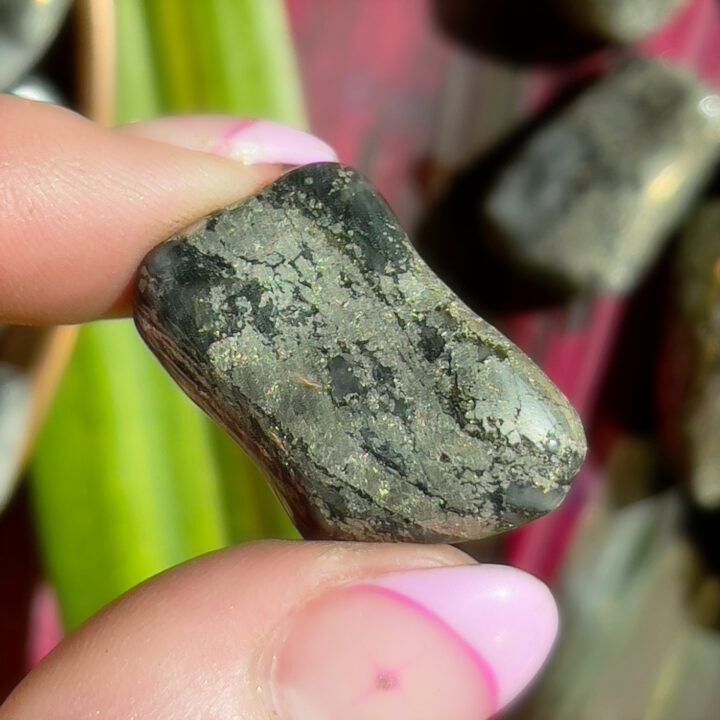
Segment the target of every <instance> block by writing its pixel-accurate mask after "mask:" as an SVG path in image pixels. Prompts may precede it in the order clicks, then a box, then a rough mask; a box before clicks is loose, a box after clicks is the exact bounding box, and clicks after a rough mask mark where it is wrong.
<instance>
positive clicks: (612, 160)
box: [482, 59, 720, 293]
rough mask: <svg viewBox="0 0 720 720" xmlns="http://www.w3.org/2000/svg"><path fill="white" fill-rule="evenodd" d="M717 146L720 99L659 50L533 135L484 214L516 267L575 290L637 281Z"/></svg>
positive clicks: (703, 177)
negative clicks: (656, 55) (659, 54)
mask: <svg viewBox="0 0 720 720" xmlns="http://www.w3.org/2000/svg"><path fill="white" fill-rule="evenodd" d="M719 156H720V98H719V97H718V96H717V95H716V94H714V93H713V92H712V91H711V90H709V89H707V88H706V87H704V86H703V85H702V84H701V83H700V82H698V81H697V80H696V79H695V78H694V77H692V76H691V75H690V74H689V73H687V72H686V71H685V70H682V69H680V68H678V67H674V66H672V65H670V64H667V63H665V62H663V61H661V60H657V59H634V60H632V61H630V62H627V63H625V64H623V65H621V66H619V67H617V68H615V69H614V70H613V71H612V72H611V73H609V74H608V75H607V76H606V77H603V78H602V79H601V80H600V81H599V82H598V83H597V84H595V85H594V86H592V87H591V88H590V89H588V90H587V91H585V92H584V93H583V94H582V95H581V96H580V97H578V98H577V99H576V100H575V101H574V102H573V103H572V104H570V105H569V106H568V107H567V108H565V109H564V111H563V112H562V113H560V115H559V116H558V117H557V118H556V119H554V120H553V121H551V122H549V123H548V124H547V125H546V126H545V127H543V128H541V129H540V130H539V131H538V132H537V133H536V134H534V135H533V136H532V137H531V138H530V139H529V141H527V142H526V143H525V145H524V146H523V147H521V148H520V149H519V150H518V151H517V153H516V155H515V157H514V158H513V159H512V160H511V162H510V163H509V165H508V166H507V167H506V168H505V169H504V170H503V171H502V173H501V174H500V176H499V178H498V180H497V183H496V185H495V187H494V188H493V189H492V191H491V192H490V193H489V194H488V197H487V199H485V200H484V202H483V207H482V214H483V217H484V219H485V220H486V221H487V222H488V224H489V226H490V227H491V228H492V230H493V233H494V235H495V239H496V242H497V243H498V245H499V246H500V247H501V248H502V249H503V251H504V252H505V253H506V254H507V256H508V257H510V258H512V259H513V260H514V261H515V262H516V263H517V264H518V265H519V266H521V267H524V268H527V269H529V270H531V271H533V272H534V273H537V274H539V275H541V276H544V277H545V278H546V279H547V281H548V282H549V283H551V284H553V285H555V286H557V287H558V288H561V289H564V290H571V291H574V292H611V293H624V292H628V291H630V290H632V289H633V288H634V287H635V286H636V284H637V283H638V281H639V280H640V279H641V278H642V276H643V274H644V272H645V270H646V269H647V268H648V267H649V265H650V264H651V263H652V262H653V261H654V260H655V258H656V257H657V256H658V254H659V252H660V250H661V249H662V247H663V244H664V242H665V240H667V239H668V237H669V234H670V231H672V229H673V228H674V226H675V225H676V224H677V222H678V221H679V220H680V218H681V217H682V216H683V214H684V213H685V212H686V211H687V210H688V209H689V207H690V206H691V203H692V202H693V200H694V199H695V197H696V196H697V194H698V191H699V190H700V189H701V188H702V187H703V185H704V183H705V182H706V181H707V178H708V175H709V174H710V172H711V171H712V169H713V167H714V164H715V162H716V160H717V159H718V157H719Z"/></svg>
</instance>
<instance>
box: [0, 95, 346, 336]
mask: <svg viewBox="0 0 720 720" xmlns="http://www.w3.org/2000/svg"><path fill="white" fill-rule="evenodd" d="M169 123H170V125H171V126H172V127H171V128H170V127H169V126H168V125H165V126H163V125H162V124H160V123H159V121H156V124H154V125H153V127H154V128H155V129H154V130H147V131H146V130H144V129H143V126H142V125H135V126H132V127H131V128H128V129H126V130H124V131H121V132H118V131H111V130H107V129H104V128H101V127H100V126H98V125H95V124H93V123H91V122H89V121H88V120H86V119H84V118H82V117H81V116H79V115H77V114H75V113H72V112H70V111H68V110H65V109H62V108H58V107H55V106H51V105H45V104H41V103H37V102H32V101H28V100H22V99H19V98H15V97H9V96H4V97H0V198H1V199H2V202H0V256H1V257H2V259H3V260H2V268H1V269H0V322H4V323H8V324H12V323H31V324H44V323H69V322H81V321H85V320H89V319H92V318H96V317H100V316H107V315H117V314H127V313H128V312H129V301H128V298H129V295H128V294H127V292H126V291H127V288H128V286H129V283H130V282H131V279H132V277H133V275H134V273H135V271H136V270H137V267H138V265H139V264H140V261H141V260H142V258H143V256H144V255H145V254H146V253H147V252H148V251H149V250H150V249H151V248H152V247H154V246H155V245H157V244H158V243H160V242H162V241H163V240H165V238H167V237H168V236H169V235H172V234H173V233H174V232H176V231H178V230H180V229H181V228H183V227H185V226H187V225H188V224H190V223H192V222H193V221H194V220H196V219H198V218H200V217H202V216H204V215H206V214H207V213H209V212H211V211H213V210H216V209H217V208H220V207H223V206H225V205H228V204H229V203H232V202H235V201H237V200H239V199H241V198H243V197H245V196H247V195H251V194H253V193H255V192H257V191H258V190H259V189H260V188H261V187H263V186H264V185H266V184H268V183H269V182H271V181H272V180H274V179H275V178H277V177H278V175H280V174H281V172H282V167H281V166H284V165H294V164H297V163H298V162H299V161H303V162H309V161H310V160H311V159H316V160H327V159H331V158H332V151H331V150H330V149H329V148H327V146H325V145H324V143H321V142H320V141H319V140H316V139H315V138H312V137H311V136H307V135H306V134H304V133H300V132H298V131H294V130H290V129H287V128H283V127H282V126H277V125H275V126H270V125H269V124H267V123H256V122H255V123H253V122H248V121H247V120H241V119H235V118H221V119H218V118H215V119H212V118H207V119H206V118H183V119H175V120H173V121H169ZM273 128H274V132H273ZM213 132H215V133H216V135H215V140H214V142H212V143H210V141H209V138H210V137H211V136H212V133H213ZM143 135H146V137H143ZM198 138H204V139H205V141H206V145H204V146H203V145H202V144H201V143H199V141H198ZM313 152H314V153H315V155H313ZM243 153H244V157H245V162H237V160H238V159H239V158H238V154H240V155H242V154H243ZM223 155H224V157H223Z"/></svg>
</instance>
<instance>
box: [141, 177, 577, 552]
mask: <svg viewBox="0 0 720 720" xmlns="http://www.w3.org/2000/svg"><path fill="white" fill-rule="evenodd" d="M135 320H136V323H137V327H138V329H139V331H140V333H141V335H142V336H143V338H144V339H145V341H146V342H147V343H148V345H149V346H150V348H151V349H152V350H153V351H154V352H155V354H156V355H157V356H158V358H159V359H160V361H161V362H162V363H163V365H164V366H165V367H166V368H167V370H168V371H169V372H170V374H171V375H172V376H173V377H174V378H175V380H177V382H178V383H179V384H180V385H181V386H182V387H183V388H184V389H185V391H186V392H187V393H188V394H189V395H190V397H192V398H193V399H194V400H195V401H196V402H197V403H198V404H199V405H200V406H201V407H202V408H203V409H204V410H205V411H206V412H207V413H208V414H209V415H210V416H211V417H213V418H214V419H215V420H216V421H217V422H218V423H219V424H220V425H222V426H223V427H224V428H225V429H226V430H227V431H228V432H229V433H230V434H231V435H232V437H234V438H235V439H236V440H237V442H238V443H240V444H241V445H242V446H243V447H244V448H245V449H246V450H247V451H248V452H249V453H250V454H251V456H252V457H253V458H254V459H255V460H256V462H257V463H258V464H259V465H260V466H261V467H262V468H263V469H264V470H265V472H266V473H267V475H268V477H269V479H270V481H271V483H272V485H273V487H274V489H275V491H276V493H277V494H278V496H279V497H280V499H281V501H282V502H283V504H284V506H285V507H286V509H287V510H288V512H289V513H290V515H291V517H292V518H293V521H294V522H295V524H296V526H297V527H298V529H299V530H300V532H301V533H302V534H303V535H304V536H305V537H312V538H320V537H325V538H336V539H356V540H403V541H421V542H434V541H461V540H468V539H474V538H480V537H483V536H485V535H488V534H490V533H495V532H499V531H502V530H506V529H508V528H513V527H516V526H518V525H522V524H523V523H525V522H527V521H529V520H532V519H534V518H537V517H539V516H541V515H543V514H545V513H547V512H548V511H550V510H552V509H553V508H555V507H557V505H558V504H559V503H560V501H561V500H562V499H563V497H564V496H565V494H566V493H567V490H568V487H569V484H570V482H571V480H572V478H573V477H574V476H575V474H576V473H577V472H578V469H579V467H580V464H581V463H582V461H583V458H584V456H585V438H584V434H583V430H582V427H581V424H580V422H579V420H578V418H577V416H576V414H575V412H574V411H573V409H572V408H571V407H570V406H569V404H568V402H567V400H566V399H565V398H564V397H563V395H562V394H561V393H560V392H559V390H557V388H555V387H554V386H553V385H552V384H551V383H550V381H549V380H548V379H547V378H546V377H545V376H544V375H543V374H542V372H540V370H539V369H538V368H537V367H536V366H535V365H534V364H533V363H532V362H531V361H530V360H529V359H528V358H527V357H526V356H525V355H523V354H522V353H521V352H520V351H519V350H518V349H517V348H516V347H515V346H514V345H512V344H511V343H510V342H509V341H508V340H507V339H506V338H504V337H503V336H502V335H501V334H500V333H498V332H497V331H496V330H494V329H493V328H492V327H490V326H489V325H488V324H487V323H486V322H484V321H483V320H482V319H480V318H479V317H477V316H476V315H475V314H474V313H473V312H472V311H471V310H470V309H468V308H467V307H466V306H465V305H464V304H463V303H462V302H461V301H460V300H459V299H458V298H457V297H456V296H455V295H454V293H453V292H451V291H450V290H449V289H448V288H447V286H445V285H444V284H443V283H442V282H441V281H440V280H439V279H438V278H437V277H436V276H435V275H434V274H433V273H432V272H431V271H430V270H429V268H428V267H427V266H426V265H425V264H424V262H423V261H422V260H421V259H420V257H419V255H417V253H416V252H415V250H414V249H413V248H412V246H411V245H410V242H409V241H408V238H407V236H406V235H405V233H404V232H403V230H402V229H401V228H400V226H399V225H398V223H397V220H396V219H395V217H394V216H393V214H392V213H391V211H390V209H389V208H388V206H387V205H386V204H385V202H384V201H383V200H382V198H381V197H380V196H379V195H378V193H377V192H376V190H375V189H374V188H373V187H372V186H371V185H370V184H369V183H368V182H367V180H365V179H364V178H363V177H362V176H361V175H359V174H358V173H356V172H355V171H353V170H351V169H349V168H345V167H342V166H340V165H336V164H334V163H321V164H315V165H307V166H305V167H302V168H299V169H297V170H294V171H292V172H290V173H288V174H286V175H284V176H282V177H281V178H280V179H279V180H277V181H276V182H275V183H273V184H272V185H270V186H268V187H266V188H265V189H263V190H262V191H261V192H259V193H258V194H257V195H255V196H253V197H250V198H248V199H247V200H244V201H243V202H241V203H239V204H237V205H234V206H232V207H229V208H226V209H224V210H220V211H219V212H216V213H215V214H214V215H211V216H210V217H208V218H206V219H204V220H202V221H201V222H199V223H197V224H196V225H194V226H192V227H191V228H189V229H188V230H186V231H185V232H181V233H180V234H178V235H177V236H176V237H174V238H172V239H171V240H170V241H168V242H166V243H165V244H163V245H160V246H159V247H157V248H156V249H155V250H153V251H152V252H151V253H150V254H149V255H148V256H147V257H146V258H145V260H144V262H143V264H142V266H141V268H140V271H139V274H138V277H137V286H136V300H135Z"/></svg>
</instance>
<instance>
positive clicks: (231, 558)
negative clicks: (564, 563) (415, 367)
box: [0, 542, 557, 720]
mask: <svg viewBox="0 0 720 720" xmlns="http://www.w3.org/2000/svg"><path fill="white" fill-rule="evenodd" d="M556 628H557V615H556V612H555V605H554V602H553V600H552V598H551V596H550V594H549V592H548V590H547V589H546V588H545V586H544V585H542V583H540V582H539V581H538V580H535V579H534V578H532V577H531V576H529V575H527V574H525V573H523V572H521V571H519V570H515V569H513V568H508V567H503V566H498V565H474V564H472V563H471V561H470V559H469V558H468V557H466V556H464V555H463V554H461V553H459V552H458V551H455V550H453V549H451V548H449V547H421V546H412V545H407V546H392V545H354V544H329V543H281V542H269V543H261V544H256V545H250V546H246V547H241V548H233V549H230V550H226V551H222V552H220V553H217V554H214V555H211V556H208V557H205V558H202V559H200V560H197V561H194V562H192V563H190V564H188V565H185V566H183V567H180V568H177V569H175V570H172V571H170V572H168V573H166V574H164V575H162V576H160V577H158V578H156V579H154V580H152V581H150V582H148V583H146V584H145V585H143V586H141V587H140V588H138V589H136V590H135V591H133V592H131V593H130V594H128V595H127V596H125V597H124V598H122V599H121V600H119V601H118V602H116V603H115V604H113V605H111V606H110V607H109V608H107V609H106V610H105V611H103V612H102V613H100V614H99V615H98V616H97V617H95V618H94V619H92V620H91V621H90V622H89V623H87V624H86V625H85V626H83V627H82V628H81V629H80V630H79V631H77V632H76V633H75V634H74V635H71V636H70V637H69V638H68V639H67V640H66V641H65V642H64V643H63V644H62V645H60V646H59V648H58V649H57V650H56V651H55V652H53V653H52V654H51V655H50V656H49V657H48V658H47V659H46V660H45V661H43V663H41V664H40V665H39V666H38V667H37V668H36V669H35V670H34V671H33V672H32V673H31V674H30V675H29V676H28V677H27V678H26V679H25V681H24V682H23V683H22V684H21V685H20V686H19V687H18V688H17V689H16V690H15V692H14V693H13V694H12V695H11V696H10V698H9V699H8V700H7V702H6V704H5V705H4V706H3V707H2V708H0V720H10V719H11V718H12V720H36V719H37V718H40V717H42V718H78V719H80V718H87V719H90V718H104V719H107V720H114V719H116V718H117V719H120V718H130V717H132V718H137V719H138V720H140V719H142V720H161V719H162V720H173V719H180V718H183V719H185V718H204V719H206V720H232V719H237V718H243V720H267V718H280V719H281V720H338V718H343V719H344V720H381V719H384V718H392V720H405V719H406V718H407V720H436V719H437V718H452V720H481V719H482V718H487V717H489V716H490V715H491V714H493V713H494V712H495V711H497V710H498V709H499V708H500V707H502V706H503V705H505V704H506V703H507V702H508V701H509V700H511V699H512V698H513V697H514V696H515V695H516V694H517V693H518V692H519V691H520V690H521V689H522V688H523V687H524V686H525V685H526V684H527V683H528V682H529V681H530V679H531V678H532V677H533V675H534V674H535V673H536V672H537V670H538V668H539V667H540V665H541V664H542V662H543V660H544V659H545V656H546V655H547V653H548V651H549V648H550V645H551V643H552V641H553V638H554V636H555V631H556Z"/></svg>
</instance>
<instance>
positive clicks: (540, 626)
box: [267, 565, 557, 720]
mask: <svg viewBox="0 0 720 720" xmlns="http://www.w3.org/2000/svg"><path fill="white" fill-rule="evenodd" d="M556 631H557V612H556V609H555V604H554V601H553V599H552V596H551V595H550V593H549V591H548V590H547V588H546V587H545V586H544V585H543V584H542V583H540V582H539V581H538V580H535V578H533V577H532V576H529V575H526V574H525V573H522V572H521V571H518V570H515V569H513V568H509V567H503V566H493V565H485V566H462V567H454V568H439V569H431V570H419V571H411V572H404V573H396V574H392V575H387V576H384V577H380V578H377V579H374V580H371V581H368V582H365V583H362V584H358V585H352V586H350V587H345V588H340V589H336V590H331V591H329V592H328V593H326V594H324V595H321V596H320V597H318V598H317V599H315V600H313V601H311V602H310V603H309V604H308V605H307V606H306V607H304V608H302V609H301V610H300V611H299V612H298V613H296V614H295V615H294V616H293V618H292V619H291V620H290V621H289V622H288V624H287V626H286V627H284V628H283V629H282V631H281V633H280V636H279V638H278V640H277V645H278V648H277V650H276V651H273V657H272V660H271V661H269V662H268V668H267V669H268V674H269V686H270V689H271V698H272V702H273V705H274V709H275V710H276V712H277V713H278V715H279V717H280V718H282V720H335V719H336V718H345V719H347V720H381V719H382V718H393V720H403V719H404V718H408V720H411V719H412V720H425V719H427V720H436V719H437V718H452V719H453V720H465V719H467V720H480V719H481V718H487V717H489V716H490V715H492V714H493V713H495V712H496V711H497V710H499V709H500V708H502V707H504V706H505V705H506V704H507V703H508V702H509V701H510V700H512V699H513V698H514V697H515V696H516V695H517V694H518V693H519V692H520V691H521V690H522V689H523V688H524V687H525V686H526V685H527V684H528V683H529V682H530V680H531V679H532V678H533V677H534V675H535V674H536V673H537V671H538V669H539V668H540V667H541V665H542V663H543V662H544V660H545V658H546V656H547V654H548V652H549V650H550V647H551V646H552V643H553V640H554V638H555V634H556Z"/></svg>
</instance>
